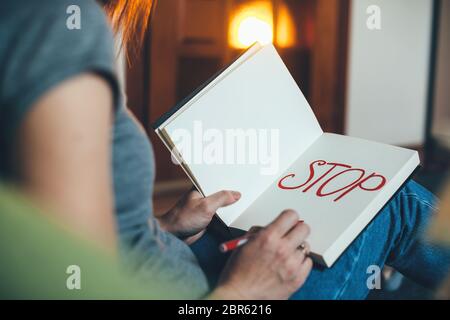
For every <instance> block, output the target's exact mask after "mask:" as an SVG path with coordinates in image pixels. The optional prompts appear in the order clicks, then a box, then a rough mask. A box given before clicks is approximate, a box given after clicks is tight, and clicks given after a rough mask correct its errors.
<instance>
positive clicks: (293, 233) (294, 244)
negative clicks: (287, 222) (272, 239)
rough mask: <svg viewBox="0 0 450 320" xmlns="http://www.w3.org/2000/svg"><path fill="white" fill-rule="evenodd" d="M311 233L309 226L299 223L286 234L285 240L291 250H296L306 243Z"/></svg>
mask: <svg viewBox="0 0 450 320" xmlns="http://www.w3.org/2000/svg"><path fill="white" fill-rule="evenodd" d="M309 232H310V230H309V226H308V225H307V224H305V223H301V222H297V224H296V225H295V226H294V227H293V228H292V229H291V230H290V231H289V232H288V233H287V234H286V236H285V237H284V239H285V240H286V242H287V245H288V246H289V248H290V249H293V250H294V249H296V248H298V247H299V246H300V245H301V244H302V243H304V242H305V240H306V238H307V237H308V235H309Z"/></svg>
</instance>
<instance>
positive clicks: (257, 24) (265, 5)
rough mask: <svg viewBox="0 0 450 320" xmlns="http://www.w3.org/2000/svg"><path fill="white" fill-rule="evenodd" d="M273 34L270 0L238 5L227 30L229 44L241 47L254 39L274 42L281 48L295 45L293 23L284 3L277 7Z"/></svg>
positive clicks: (244, 46)
mask: <svg viewBox="0 0 450 320" xmlns="http://www.w3.org/2000/svg"><path fill="white" fill-rule="evenodd" d="M276 14H277V25H276V28H275V29H276V36H274V12H273V6H272V2H271V1H267V0H259V1H251V2H248V3H246V4H243V5H241V6H239V7H238V8H237V9H236V10H235V13H234V14H233V16H232V19H231V23H230V29H229V43H230V46H232V47H234V48H237V49H244V48H247V47H248V46H250V45H252V44H253V43H254V42H256V41H258V42H259V43H261V44H268V43H271V42H273V41H274V38H275V42H276V44H277V45H278V46H279V47H281V48H288V47H293V46H295V39H296V34H295V31H296V30H295V24H294V21H293V19H292V16H291V14H290V12H289V9H288V8H287V6H286V5H285V4H284V3H281V4H280V5H279V6H278V10H277V13H276Z"/></svg>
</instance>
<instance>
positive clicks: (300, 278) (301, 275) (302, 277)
mask: <svg viewBox="0 0 450 320" xmlns="http://www.w3.org/2000/svg"><path fill="white" fill-rule="evenodd" d="M312 267H313V261H312V260H311V258H306V259H305V260H303V262H302V264H301V265H300V268H299V271H298V273H297V279H296V285H297V286H298V287H301V286H302V285H303V284H304V283H305V281H306V279H308V276H309V274H310V273H311V270H312Z"/></svg>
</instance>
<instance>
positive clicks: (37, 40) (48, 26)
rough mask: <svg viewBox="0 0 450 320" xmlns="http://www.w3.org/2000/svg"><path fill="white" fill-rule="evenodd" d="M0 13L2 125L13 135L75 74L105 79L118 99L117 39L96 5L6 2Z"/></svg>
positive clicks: (62, 0)
mask: <svg viewBox="0 0 450 320" xmlns="http://www.w3.org/2000/svg"><path fill="white" fill-rule="evenodd" d="M0 12H1V13H0V38H1V39H2V41H1V43H0V83H1V84H2V85H1V87H0V115H1V116H0V119H1V120H2V122H7V123H8V125H7V126H8V127H10V129H14V128H13V127H15V126H16V125H17V124H18V123H19V122H20V121H21V118H23V116H24V114H25V112H26V111H27V110H28V109H30V107H31V106H32V105H33V103H34V102H36V100H37V99H38V98H39V97H40V96H42V95H43V94H44V93H45V92H47V91H48V90H49V89H51V88H52V87H54V86H56V85H57V84H58V83H60V82H62V81H64V80H66V79H68V78H71V77H73V76H76V75H77V74H81V73H86V72H94V73H96V74H99V75H101V76H103V77H104V78H105V79H106V80H108V82H109V83H110V84H111V85H112V89H113V91H114V94H115V95H117V92H118V90H117V80H116V76H115V63H114V41H113V35H112V32H111V29H110V26H109V23H108V21H107V17H106V15H105V14H104V12H103V10H102V8H101V6H100V5H99V4H98V3H97V2H96V1H94V0H57V1H55V0H40V1H29V0H2V4H1V10H0ZM4 124H5V123H0V127H2V126H3V125H4ZM1 133H2V134H5V133H4V132H1Z"/></svg>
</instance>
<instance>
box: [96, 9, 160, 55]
mask: <svg viewBox="0 0 450 320" xmlns="http://www.w3.org/2000/svg"><path fill="white" fill-rule="evenodd" d="M100 2H101V3H102V4H103V7H104V8H105V10H106V13H107V14H108V16H109V18H110V19H111V22H112V24H113V29H114V32H115V33H118V32H121V33H122V45H123V46H124V47H125V49H126V50H127V52H129V44H130V43H133V44H140V43H141V42H142V40H143V39H144V36H145V32H146V31H147V27H148V23H149V21H150V17H151V15H152V12H153V9H154V7H155V5H156V0H101V1H100Z"/></svg>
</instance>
